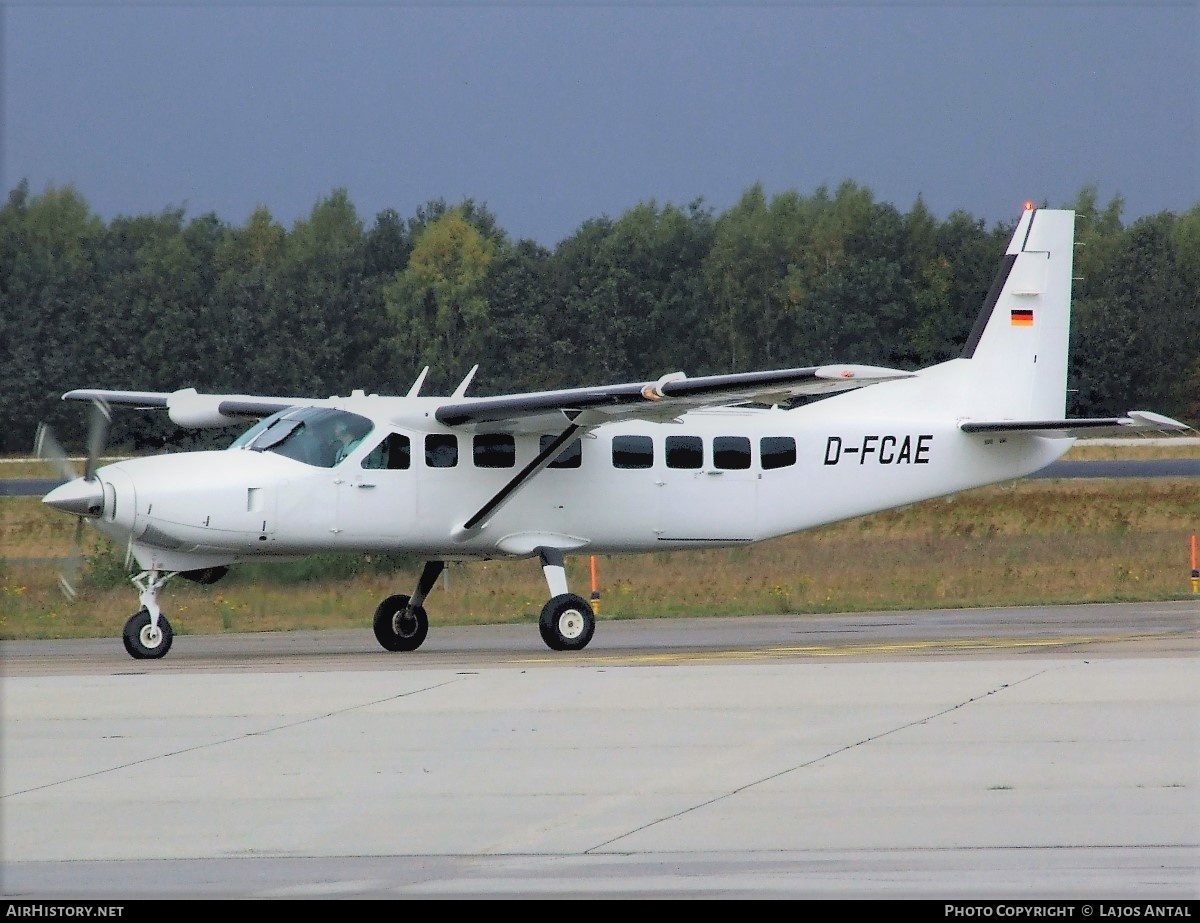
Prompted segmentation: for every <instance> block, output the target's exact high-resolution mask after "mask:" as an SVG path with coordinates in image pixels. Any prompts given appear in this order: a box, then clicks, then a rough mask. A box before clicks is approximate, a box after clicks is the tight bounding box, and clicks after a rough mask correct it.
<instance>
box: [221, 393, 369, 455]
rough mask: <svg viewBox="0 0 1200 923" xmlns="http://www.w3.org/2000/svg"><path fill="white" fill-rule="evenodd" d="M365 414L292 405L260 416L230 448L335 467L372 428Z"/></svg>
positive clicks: (330, 408)
mask: <svg viewBox="0 0 1200 923" xmlns="http://www.w3.org/2000/svg"><path fill="white" fill-rule="evenodd" d="M373 428H374V427H373V425H372V423H371V421H370V420H368V419H367V418H366V417H360V416H359V415H358V414H356V413H348V412H347V411H345V410H335V409H333V408H332V407H292V408H290V409H288V410H281V411H280V412H279V413H277V414H275V415H273V416H270V417H267V418H266V419H264V420H260V421H259V422H258V423H256V424H254V426H252V427H250V429H248V430H246V432H244V433H242V435H240V436H239V437H238V438H237V439H235V440H234V441H233V444H232V445H230V447H229V448H230V449H248V450H249V451H251V452H274V453H276V454H277V455H283V456H284V457H285V458H291V459H295V460H296V461H298V462H303V463H304V464H306V465H313V466H314V467H317V468H332V467H333V466H334V465H337V464H338V463H339V462H341V460H342V459H344V458H345V457H346V456H347V455H349V454H350V452H352V451H353V450H354V449H355V448H357V446H358V445H359V444H360V443H361V442H362V441H363V439H364V438H366V436H367V435H368V434H369V433H370V432H371V430H372V429H373Z"/></svg>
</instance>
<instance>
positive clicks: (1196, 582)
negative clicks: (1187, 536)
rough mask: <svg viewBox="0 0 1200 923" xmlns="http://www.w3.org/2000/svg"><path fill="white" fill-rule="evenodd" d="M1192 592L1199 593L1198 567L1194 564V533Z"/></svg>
mask: <svg viewBox="0 0 1200 923" xmlns="http://www.w3.org/2000/svg"><path fill="white" fill-rule="evenodd" d="M1192 592H1193V593H1200V567H1198V566H1197V564H1196V533H1195V532H1193V533H1192Z"/></svg>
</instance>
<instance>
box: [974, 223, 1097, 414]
mask: <svg viewBox="0 0 1200 923" xmlns="http://www.w3.org/2000/svg"><path fill="white" fill-rule="evenodd" d="M1074 244H1075V213H1074V212H1072V211H1056V210H1050V209H1029V210H1028V211H1026V212H1025V213H1024V214H1023V215H1022V216H1021V220H1020V222H1019V223H1018V224H1017V229H1016V232H1015V233H1014V234H1013V237H1012V240H1011V241H1010V242H1009V245H1008V250H1007V252H1006V253H1005V255H1004V259H1003V260H1002V261H1001V264H1000V271H999V273H998V274H997V276H996V280H995V282H993V283H992V288H991V291H990V292H988V297H987V299H986V300H985V301H984V304H983V309H982V310H981V311H980V313H979V317H978V318H977V319H976V321H975V327H974V329H973V330H972V331H971V336H970V338H969V339H968V340H967V343H966V345H965V346H964V347H963V351H962V357H961V358H963V359H966V360H969V365H970V371H969V372H967V373H966V376H965V379H966V380H965V382H964V383H965V384H967V387H968V389H969V390H970V391H971V392H972V396H973V398H974V399H973V400H972V402H971V403H972V407H973V409H974V411H975V413H982V414H986V415H987V416H989V417H991V418H992V419H997V420H1000V419H1014V420H1056V419H1061V418H1062V417H1064V416H1065V412H1066V400H1067V347H1068V340H1069V337H1070V329H1071V271H1072V265H1073V262H1074V255H1075V254H1074Z"/></svg>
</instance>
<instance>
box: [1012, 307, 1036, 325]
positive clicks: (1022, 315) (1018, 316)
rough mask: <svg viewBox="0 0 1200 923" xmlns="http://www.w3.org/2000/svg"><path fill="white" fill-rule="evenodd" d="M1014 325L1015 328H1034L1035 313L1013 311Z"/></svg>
mask: <svg viewBox="0 0 1200 923" xmlns="http://www.w3.org/2000/svg"><path fill="white" fill-rule="evenodd" d="M1012 325H1013V326H1014V327H1032V326H1033V312H1032V311H1027V310H1013V312H1012Z"/></svg>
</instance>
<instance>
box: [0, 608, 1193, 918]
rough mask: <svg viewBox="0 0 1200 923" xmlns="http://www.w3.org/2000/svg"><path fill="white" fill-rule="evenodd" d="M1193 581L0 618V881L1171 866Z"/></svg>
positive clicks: (912, 885) (840, 894) (826, 877)
mask: <svg viewBox="0 0 1200 923" xmlns="http://www.w3.org/2000/svg"><path fill="white" fill-rule="evenodd" d="M1198 629H1200V598H1190V599H1186V600H1180V601H1176V602H1168V603H1138V604H1123V605H1089V606H1056V607H1030V608H1021V609H981V610H952V611H933V612H892V613H868V614H848V615H834V616H799V615H798V616H770V617H750V618H739V619H680V620H661V621H606V620H604V619H601V620H600V621H599V625H598V627H597V632H596V636H595V638H594V640H593V641H592V643H591V645H589V647H588V648H587V649H586V650H585V651H582V652H580V653H578V654H561V653H557V654H556V653H552V652H550V651H547V650H546V649H545V648H544V647H543V646H542V644H541V641H540V639H539V638H538V635H537V629H536V626H533V625H510V626H484V627H474V628H439V627H438V626H437V625H436V620H435V624H434V626H433V627H432V628H431V630H430V634H429V639H428V640H427V642H426V644H425V646H423V647H422V648H421V649H420V650H419V651H416V652H413V653H409V654H391V653H387V652H384V651H381V650H380V649H379V648H378V647H376V646H375V643H374V639H373V637H372V636H371V632H370V629H369V627H364V629H363V631H361V632H346V631H330V632H289V633H280V634H260V635H221V636H192V635H182V636H177V637H176V639H175V645H174V647H173V649H172V650H171V652H170V653H169V654H168V655H167V657H166V658H165V659H163V660H161V661H135V660H132V659H130V658H129V657H127V656H126V654H125V652H124V650H123V649H122V647H121V643H120V641H119V639H102V640H94V641H93V640H89V641H41V642H4V643H3V644H0V657H2V663H3V668H4V675H3V686H2V690H3V700H2V712H0V717H2V720H3V724H2V727H0V731H2V736H0V745H2V749H0V753H2V756H3V762H2V777H3V778H2V783H3V793H2V795H0V848H2V850H3V862H2V865H0V884H2V889H0V890H2V893H3V895H4V896H5V897H6V898H9V899H53V898H60V899H62V898H74V899H92V900H110V901H122V900H133V899H137V898H146V897H161V898H193V897H200V898H257V899H275V898H301V899H308V898H368V897H369V898H379V897H383V898H407V899H413V898H437V899H441V898H469V899H484V898H489V899H507V898H529V897H533V898H554V899H578V898H622V899H624V898H651V899H759V898H762V899H766V898H872V899H879V898H923V899H937V900H962V899H976V900H985V899H993V900H1022V899H1023V900H1045V899H1063V900H1083V901H1098V900H1135V899H1136V900H1154V901H1170V900H1174V901H1185V902H1186V901H1194V900H1196V899H1197V898H1200V669H1198V659H1197V654H1198V653H1200V643H1198V642H1200V632H1198Z"/></svg>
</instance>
